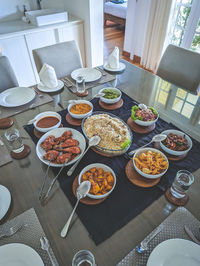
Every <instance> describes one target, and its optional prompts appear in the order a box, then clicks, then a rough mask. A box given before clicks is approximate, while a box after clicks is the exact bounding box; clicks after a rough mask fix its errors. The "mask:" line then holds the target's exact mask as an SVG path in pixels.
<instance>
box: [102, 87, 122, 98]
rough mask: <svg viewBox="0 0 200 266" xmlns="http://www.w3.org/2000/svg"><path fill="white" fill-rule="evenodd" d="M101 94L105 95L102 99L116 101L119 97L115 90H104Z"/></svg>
mask: <svg viewBox="0 0 200 266" xmlns="http://www.w3.org/2000/svg"><path fill="white" fill-rule="evenodd" d="M102 92H103V93H104V94H105V95H104V96H103V98H106V99H116V98H118V97H119V96H120V94H119V92H117V91H116V90H112V89H105V90H103V91H102Z"/></svg>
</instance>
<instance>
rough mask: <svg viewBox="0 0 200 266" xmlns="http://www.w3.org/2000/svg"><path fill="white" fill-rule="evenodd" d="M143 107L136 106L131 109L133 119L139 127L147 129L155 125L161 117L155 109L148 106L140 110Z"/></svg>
mask: <svg viewBox="0 0 200 266" xmlns="http://www.w3.org/2000/svg"><path fill="white" fill-rule="evenodd" d="M139 106H144V107H145V105H143V104H141V105H134V106H132V108H131V118H132V120H133V121H134V122H135V123H136V124H138V125H139V126H143V127H147V126H151V125H152V124H154V123H155V122H156V121H157V120H158V117H159V114H158V112H157V111H156V109H155V108H154V107H152V106H151V107H150V106H148V107H147V106H146V108H140V107H139Z"/></svg>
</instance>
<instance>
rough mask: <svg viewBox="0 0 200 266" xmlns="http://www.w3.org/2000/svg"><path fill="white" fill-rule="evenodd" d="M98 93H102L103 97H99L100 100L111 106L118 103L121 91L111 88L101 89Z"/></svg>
mask: <svg viewBox="0 0 200 266" xmlns="http://www.w3.org/2000/svg"><path fill="white" fill-rule="evenodd" d="M99 92H101V93H104V95H103V96H101V97H100V100H101V101H102V102H104V103H107V104H113V103H116V102H118V101H119V100H120V99H121V96H122V93H121V91H120V90H119V89H117V88H113V87H106V88H103V89H101V90H100V91H99Z"/></svg>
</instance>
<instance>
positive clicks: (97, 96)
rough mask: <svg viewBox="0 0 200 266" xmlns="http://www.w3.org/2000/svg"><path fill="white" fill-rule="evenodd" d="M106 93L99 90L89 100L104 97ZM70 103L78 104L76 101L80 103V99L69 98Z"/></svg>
mask: <svg viewBox="0 0 200 266" xmlns="http://www.w3.org/2000/svg"><path fill="white" fill-rule="evenodd" d="M104 95H105V93H103V92H99V93H97V94H96V95H94V96H93V97H92V98H91V99H89V100H87V101H91V100H92V99H94V98H100V97H103V96H104ZM68 103H69V104H76V103H78V100H69V101H68Z"/></svg>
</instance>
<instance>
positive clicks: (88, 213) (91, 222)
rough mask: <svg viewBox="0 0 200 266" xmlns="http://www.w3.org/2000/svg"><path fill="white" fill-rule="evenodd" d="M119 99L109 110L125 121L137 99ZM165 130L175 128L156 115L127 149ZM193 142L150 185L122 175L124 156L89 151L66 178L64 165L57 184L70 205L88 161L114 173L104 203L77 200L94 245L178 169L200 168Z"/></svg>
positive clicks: (199, 148)
mask: <svg viewBox="0 0 200 266" xmlns="http://www.w3.org/2000/svg"><path fill="white" fill-rule="evenodd" d="M122 98H123V100H124V105H123V106H122V107H121V108H120V109H118V110H114V111H109V112H110V113H113V114H115V115H117V116H119V117H120V118H121V119H123V120H124V121H125V122H126V121H127V119H128V118H129V117H130V114H131V107H132V106H133V105H134V104H137V102H135V101H134V100H132V99H131V98H130V97H129V96H127V95H126V94H124V93H123V94H122ZM92 103H93V105H94V111H105V110H102V108H101V107H100V106H99V104H98V99H93V100H92ZM105 112H107V111H105ZM59 113H60V114H61V116H62V124H63V126H64V127H71V128H75V129H77V130H79V131H80V132H81V127H77V126H71V125H69V124H68V123H67V122H66V120H65V116H66V114H67V110H63V111H61V112H59ZM25 129H26V131H27V132H28V133H29V135H30V136H31V138H32V139H33V141H34V142H35V143H37V141H38V139H37V138H36V137H35V136H34V134H33V125H26V126H25ZM167 129H177V128H176V127H175V126H174V125H172V124H169V123H167V122H165V121H164V120H162V119H160V118H159V119H158V121H157V123H156V128H155V129H154V130H153V131H152V132H150V133H148V134H137V133H134V132H133V143H132V146H131V149H130V150H132V149H135V148H138V147H140V146H142V145H144V144H146V143H147V142H149V141H150V140H151V138H152V137H153V136H154V135H156V134H159V133H161V132H162V131H164V130H167ZM192 141H193V147H192V149H191V151H190V152H189V154H188V156H187V157H186V158H185V159H184V160H182V161H179V162H173V161H169V169H168V171H167V173H166V174H165V175H164V176H163V177H162V178H161V181H160V182H159V183H158V184H157V185H156V186H154V187H152V188H140V187H137V186H135V185H133V184H132V183H131V182H130V181H129V180H128V178H127V177H126V175H125V166H126V164H127V163H128V159H127V158H126V157H125V156H123V155H121V156H118V157H113V158H107V157H103V156H101V155H99V154H97V153H95V152H94V151H92V150H89V151H88V153H87V154H86V155H85V156H84V158H83V159H82V160H81V162H80V163H79V165H78V167H77V168H76V170H75V171H74V173H73V175H72V176H71V177H68V176H67V174H66V173H67V170H68V169H69V168H70V167H66V168H65V169H64V170H63V171H62V173H61V175H60V177H59V182H60V187H61V188H62V190H63V191H64V193H65V195H66V196H67V198H68V199H69V201H70V202H71V204H72V205H73V206H74V205H75V202H76V198H75V197H74V195H73V192H72V184H73V180H74V178H75V177H76V176H77V175H78V174H79V173H80V171H81V170H82V169H83V168H84V167H85V166H87V165H88V164H91V163H104V164H106V165H108V166H110V167H111V168H112V169H113V170H114V172H115V174H116V176H117V183H116V187H115V189H114V190H113V192H112V193H111V195H110V196H109V197H108V198H107V199H106V200H105V201H104V202H102V203H101V204H99V205H95V206H88V205H84V204H82V203H80V205H79V206H78V208H77V211H76V213H77V214H78V216H79V218H80V220H81V221H82V223H83V224H84V226H85V227H86V229H87V230H88V232H89V234H90V236H91V238H92V239H93V240H94V242H95V243H96V244H100V243H101V242H103V241H104V240H106V239H107V238H108V237H110V236H111V235H112V234H114V233H115V232H116V231H117V230H119V229H120V228H122V227H123V226H124V225H126V224H127V223H128V222H129V221H130V220H132V219H133V218H134V217H136V216H137V215H138V214H139V213H141V212H142V211H143V210H144V209H145V208H146V207H148V206H149V205H150V204H151V203H153V202H154V201H155V200H156V199H158V198H159V197H160V196H161V195H163V194H164V192H165V191H166V190H167V188H168V187H170V185H171V184H172V182H173V180H174V178H175V175H176V172H177V171H178V170H180V169H186V170H188V171H190V172H194V171H195V170H197V169H198V168H200V160H199V158H200V156H199V151H200V143H199V142H197V141H196V140H194V139H192ZM53 171H54V172H55V174H56V173H57V172H58V169H57V168H53ZM63 207H64V206H63Z"/></svg>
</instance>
